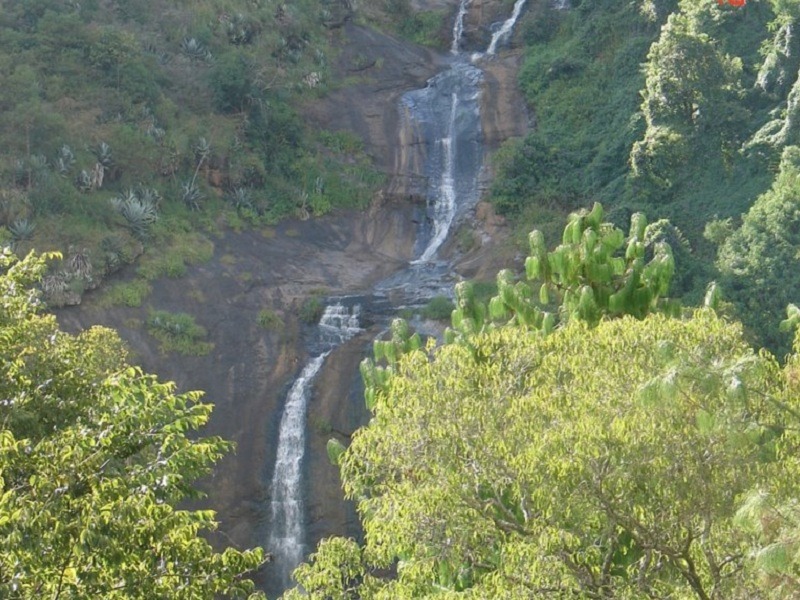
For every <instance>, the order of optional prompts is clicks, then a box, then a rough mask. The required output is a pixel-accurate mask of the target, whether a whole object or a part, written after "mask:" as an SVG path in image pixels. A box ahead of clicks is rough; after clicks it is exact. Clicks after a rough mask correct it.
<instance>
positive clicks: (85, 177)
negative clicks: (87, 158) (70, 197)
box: [75, 169, 94, 192]
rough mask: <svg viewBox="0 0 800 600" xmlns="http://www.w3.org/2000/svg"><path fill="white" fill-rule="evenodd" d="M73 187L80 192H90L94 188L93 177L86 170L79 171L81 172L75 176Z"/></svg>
mask: <svg viewBox="0 0 800 600" xmlns="http://www.w3.org/2000/svg"><path fill="white" fill-rule="evenodd" d="M75 185H76V186H77V188H78V189H79V190H80V191H82V192H88V191H91V190H92V189H93V188H94V175H93V173H92V172H90V171H87V170H86V169H81V172H80V173H78V174H77V175H76V176H75Z"/></svg>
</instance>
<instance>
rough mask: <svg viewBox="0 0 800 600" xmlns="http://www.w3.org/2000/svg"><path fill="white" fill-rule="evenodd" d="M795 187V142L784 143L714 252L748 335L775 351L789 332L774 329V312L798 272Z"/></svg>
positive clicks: (796, 289) (799, 162) (791, 297)
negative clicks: (775, 166)
mask: <svg viewBox="0 0 800 600" xmlns="http://www.w3.org/2000/svg"><path fill="white" fill-rule="evenodd" d="M799 191H800V148H799V147H797V146H787V147H786V148H785V149H784V151H783V155H782V157H781V163H780V171H779V174H778V177H777V178H776V180H775V183H774V184H773V186H772V189H770V190H769V191H767V192H766V193H764V194H762V195H761V196H760V197H759V198H758V199H757V200H756V202H755V203H754V204H753V206H752V208H751V209H750V210H749V211H748V212H747V213H746V214H745V215H744V217H743V218H742V225H741V227H740V228H739V229H737V230H736V231H735V232H733V234H732V235H730V236H729V237H727V238H726V239H725V240H724V242H723V243H722V245H721V246H720V247H719V252H718V256H717V266H718V267H719V269H720V271H721V273H722V279H721V283H722V285H723V287H724V290H725V294H724V295H725V296H726V297H727V298H728V299H730V300H731V301H732V302H733V303H734V305H735V306H736V308H737V314H738V316H739V318H740V319H741V320H742V321H743V322H744V324H745V326H746V327H747V328H748V330H749V331H750V333H751V334H752V335H753V337H754V338H755V339H756V340H757V341H758V342H759V343H760V344H763V345H766V346H767V347H768V348H770V349H771V350H772V351H773V352H778V353H780V354H785V353H786V352H787V351H788V350H789V336H788V335H786V334H782V333H780V332H779V330H778V324H779V321H780V315H781V314H782V313H783V310H784V308H785V307H786V305H787V304H789V303H790V302H796V301H797V300H798V295H800V277H798V274H797V269H794V268H792V267H791V265H793V264H795V263H796V262H797V255H798V254H797V253H798V248H800V206H798V203H797V194H798V192H799Z"/></svg>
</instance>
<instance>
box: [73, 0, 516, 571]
mask: <svg viewBox="0 0 800 600" xmlns="http://www.w3.org/2000/svg"><path fill="white" fill-rule="evenodd" d="M418 4H420V5H423V4H424V5H425V6H426V7H427V6H430V7H433V8H436V7H439V8H441V7H445V8H448V9H454V7H455V6H456V5H457V4H458V2H457V1H453V0H428V1H426V2H423V1H421V0H420V2H418ZM506 5H507V3H505V4H504V3H502V2H478V1H477V0H476V2H474V3H473V5H472V7H471V9H470V12H471V13H472V14H468V15H467V17H468V19H469V20H468V24H469V23H472V25H469V26H470V27H473V29H475V28H478V29H480V28H481V27H484V24H485V23H487V22H489V21H490V20H491V19H494V20H495V21H496V20H500V19H502V18H505V16H504V15H505V13H506V12H507V10H508V7H507V6H506ZM478 9H480V10H481V11H483V12H477V13H475V11H476V10H478ZM492 11H495V12H492ZM476 24H477V25H476ZM476 31H477V29H476ZM334 34H335V35H340V36H341V44H342V46H341V47H342V51H341V54H340V55H339V57H338V59H337V64H336V69H337V70H338V71H339V77H340V79H341V81H342V82H344V83H343V84H342V85H341V86H340V87H338V88H337V89H335V90H333V91H332V92H331V93H330V94H329V95H328V96H327V97H326V98H323V99H321V100H319V101H315V102H314V103H313V105H309V106H307V107H305V109H304V110H305V112H306V114H307V116H308V119H309V120H310V122H311V123H312V124H313V125H314V126H316V127H320V128H324V129H332V130H337V129H342V130H348V131H352V132H353V133H355V134H356V135H358V136H359V137H361V139H363V140H364V144H365V149H366V151H367V152H368V153H369V155H370V156H371V157H372V158H373V160H374V162H375V164H376V165H377V166H378V167H379V168H380V169H382V170H383V171H384V172H386V173H387V175H388V176H389V178H388V183H387V186H386V188H385V190H384V191H383V192H382V193H381V194H379V196H378V197H376V199H375V201H374V202H373V204H372V206H371V207H370V208H369V209H368V210H365V211H362V212H359V213H356V212H342V213H339V214H335V215H331V216H327V217H324V218H322V219H319V220H311V221H287V222H285V223H282V224H280V225H279V226H277V227H274V228H268V229H265V230H261V231H244V232H233V231H227V232H225V233H223V234H221V235H220V236H219V237H218V238H216V239H215V240H214V244H215V252H214V257H213V259H212V260H211V261H210V262H209V263H207V264H204V265H200V266H197V267H193V268H190V270H189V272H188V274H187V275H186V276H185V277H183V278H181V279H177V280H170V279H163V280H159V281H156V282H154V283H153V292H152V294H151V296H150V297H149V298H148V299H147V300H146V303H145V306H143V307H141V308H121V307H115V308H104V307H102V306H101V305H100V304H99V302H98V301H97V300H98V298H97V293H94V294H89V295H88V296H87V297H86V299H85V300H84V303H83V304H82V305H81V306H80V307H74V308H68V309H62V310H61V311H59V314H58V317H59V320H60V321H61V322H62V324H63V326H64V327H65V328H66V329H69V330H73V331H74V330H78V329H82V328H86V327H89V326H91V325H94V324H101V325H106V326H109V327H113V328H115V329H117V330H118V331H119V332H120V334H121V335H122V337H123V338H124V339H126V340H127V341H128V342H129V344H130V346H131V347H132V349H133V351H134V353H135V360H136V361H137V362H138V363H139V364H141V365H142V367H143V368H144V369H146V370H147V371H150V372H154V373H157V374H158V375H159V376H160V377H162V378H163V379H167V380H172V381H175V382H176V383H177V385H178V388H179V389H180V390H189V389H202V390H204V391H205V392H206V395H205V399H206V400H207V401H210V402H212V403H214V404H215V410H214V413H213V414H212V417H211V421H210V424H209V426H208V427H207V429H206V431H204V432H203V434H205V435H220V436H222V437H224V438H226V439H229V440H233V441H234V442H235V443H236V444H237V449H236V452H235V453H234V454H231V455H229V456H227V457H225V459H223V461H222V462H221V463H220V464H219V466H218V468H217V469H216V470H215V472H214V474H213V476H212V477H210V478H208V479H207V480H206V481H204V482H202V487H203V488H204V489H205V490H206V491H207V492H208V499H207V500H205V501H203V502H202V503H201V505H202V506H203V507H209V506H210V507H212V508H214V509H215V510H216V511H217V513H218V519H219V521H220V529H219V532H218V533H216V534H214V536H213V540H214V541H215V542H216V543H218V544H219V545H220V546H224V545H229V544H234V545H236V546H240V547H250V546H253V545H257V544H264V543H266V539H267V538H266V531H265V530H266V525H267V524H266V521H267V519H268V516H269V514H268V513H269V484H270V478H271V476H272V467H273V464H274V460H275V452H276V444H277V437H278V435H277V434H278V427H279V422H280V418H281V411H282V408H283V404H284V402H285V397H286V394H287V392H288V390H289V387H290V386H291V383H292V380H293V379H294V378H295V377H296V376H297V374H298V372H299V371H300V370H301V369H302V368H303V365H304V364H305V362H306V360H307V359H308V358H309V351H308V349H307V347H306V346H305V345H304V339H306V338H307V334H308V331H309V328H310V326H309V325H306V324H304V323H302V322H301V321H300V320H299V318H298V313H299V308H300V306H301V305H302V303H303V301H304V300H305V299H306V298H308V297H310V296H312V295H322V296H325V297H330V296H336V295H345V294H347V295H352V294H354V293H359V292H366V291H367V290H369V289H370V288H371V287H372V286H373V285H374V284H375V283H376V282H379V281H382V280H384V279H386V278H387V277H388V276H389V275H391V274H392V273H399V272H400V271H401V270H403V269H405V267H406V266H407V265H408V261H409V260H411V259H412V258H413V255H414V254H413V253H414V244H415V239H416V235H417V225H418V221H419V219H420V214H421V212H422V211H421V207H420V199H421V197H422V195H423V194H421V193H420V190H424V189H425V187H426V186H427V182H426V181H425V180H424V179H425V176H424V174H423V173H421V172H420V171H419V170H418V169H415V167H414V164H415V161H416V160H417V159H408V157H409V156H413V151H414V149H413V148H407V147H405V146H404V143H406V142H404V140H403V139H402V138H401V134H400V131H401V129H400V127H399V123H400V109H399V99H400V97H401V96H402V95H403V94H404V93H405V92H408V91H409V90H414V89H418V88H420V87H422V86H424V85H425V82H426V81H427V80H428V79H430V78H431V77H432V76H433V75H434V74H436V73H438V72H439V71H440V70H441V69H442V68H443V67H444V66H445V65H446V64H447V63H448V61H449V60H451V57H450V56H448V55H447V53H441V54H438V53H436V52H434V51H432V50H428V49H422V48H419V47H416V46H413V45H410V44H408V43H406V42H403V41H401V40H398V39H396V38H394V37H392V36H388V35H386V34H382V33H379V32H376V31H373V30H370V29H367V28H364V27H361V26H358V25H355V24H354V23H353V22H352V20H349V19H342V20H341V23H337V26H336V28H335V32H334ZM476 35H477V34H476ZM481 35H484V34H481ZM481 40H483V38H481ZM470 43H471V42H470ZM475 43H476V44H477V47H482V44H483V45H485V43H484V42H483V41H482V42H481V43H478V42H475ZM519 61H520V58H519V56H518V55H516V54H514V53H513V52H512V53H502V54H501V55H498V56H496V57H494V58H491V59H487V60H486V61H485V63H482V64H481V65H480V66H481V69H482V70H483V71H484V78H483V83H482V92H481V93H482V97H483V99H484V101H483V103H482V109H481V127H482V129H483V134H482V135H483V143H484V144H485V147H486V149H487V150H492V149H496V148H497V147H499V145H500V143H501V142H502V141H503V140H505V139H507V138H508V137H512V136H517V135H522V134H524V133H525V131H526V129H527V126H528V122H527V117H526V116H525V107H524V103H523V101H522V99H521V96H520V94H519V92H518V91H517V90H516V87H515V81H516V71H517V68H518V66H519ZM407 141H408V140H407ZM408 143H410V144H413V142H412V141H408ZM404 156H405V157H406V158H407V159H403V157H404ZM490 177H491V171H490V169H484V172H483V173H482V175H481V180H482V181H483V182H484V187H485V183H486V182H488V181H489V178H490ZM463 227H464V228H465V229H466V231H467V233H468V235H469V236H472V237H471V239H472V241H471V242H470V243H469V244H468V247H460V246H463V244H461V243H460V242H458V241H457V240H453V239H451V240H450V241H448V242H447V243H446V244H445V245H444V246H443V248H442V256H444V257H445V258H447V259H448V260H450V259H454V258H457V257H459V256H460V257H461V260H460V263H459V262H457V263H456V269H457V270H458V272H459V273H461V274H462V275H464V276H469V277H473V276H479V277H483V278H491V277H492V276H493V275H494V273H495V272H496V270H497V269H496V268H495V264H496V263H497V261H495V260H492V259H491V256H493V255H497V256H503V260H505V259H506V254H507V253H504V252H502V251H501V252H498V251H497V250H498V248H500V247H501V245H502V244H501V243H500V242H498V241H497V240H498V239H502V238H503V237H505V236H506V229H507V228H506V226H505V224H504V222H503V221H502V219H500V218H499V217H497V216H496V215H494V214H493V213H492V211H491V208H490V207H488V206H487V205H484V204H478V206H477V208H476V209H475V210H472V211H471V212H470V214H469V215H467V216H466V217H465V221H464V224H463ZM451 237H452V236H451ZM507 265H508V263H507V262H506V263H505V266H507ZM149 309H158V310H168V311H171V312H187V313H190V314H191V315H193V316H194V317H195V319H196V321H197V322H198V323H199V324H200V325H202V326H204V327H205V328H206V329H207V330H208V332H209V341H211V342H212V343H213V344H214V348H213V350H212V351H211V353H210V354H209V355H207V356H202V357H184V356H178V355H174V354H170V355H168V356H165V355H162V354H160V352H159V350H158V347H157V343H156V341H155V340H154V339H153V338H152V337H151V336H149V335H148V334H147V333H146V331H145V327H144V322H145V320H146V319H147V314H148V310H149ZM262 310H270V311H273V312H274V313H275V314H276V315H278V317H280V321H281V324H280V326H279V327H276V328H271V329H265V328H263V327H262V326H260V325H259V323H258V315H259V312H260V311H262ZM367 312H369V311H367ZM362 326H363V328H364V332H363V333H362V334H360V335H358V336H356V337H355V338H353V339H351V340H349V341H348V342H347V343H345V344H343V345H342V346H340V347H338V348H336V349H335V350H334V351H333V352H332V353H331V355H330V357H329V358H328V360H326V362H325V364H324V366H323V368H322V370H321V371H320V373H319V375H318V377H317V379H316V382H315V386H314V395H313V397H312V399H311V402H310V404H309V407H308V423H309V426H308V427H309V428H308V432H307V439H308V441H307V454H306V456H307V458H306V463H305V467H304V468H305V470H306V491H307V497H306V498H307V499H306V506H307V513H308V516H307V518H308V540H307V542H308V545H309V547H310V548H313V547H314V545H316V542H317V541H318V540H319V539H320V538H321V537H324V536H327V535H333V534H339V535H342V534H344V535H357V534H358V521H357V519H356V517H355V513H354V510H353V507H352V505H349V504H347V503H345V502H344V501H343V500H342V493H341V489H340V482H339V475H338V471H337V470H336V469H335V468H334V467H332V466H331V465H330V464H329V463H328V461H327V455H326V452H325V443H326V441H327V439H328V438H329V437H332V436H334V437H339V439H341V440H342V441H345V442H346V439H347V436H348V435H349V434H350V433H352V431H354V430H355V429H356V428H357V427H358V426H359V425H360V424H362V423H363V422H364V421H365V418H366V414H365V409H364V404H363V398H362V397H361V395H360V387H359V374H358V368H357V367H358V363H359V362H360V360H361V359H362V358H363V357H364V356H365V354H368V353H369V351H370V347H371V342H372V340H373V339H374V337H375V336H376V335H377V334H378V333H380V331H381V328H382V327H383V325H381V324H379V323H370V322H369V321H367V322H366V323H364V324H363V325H362ZM265 572H266V571H265ZM262 583H264V581H262Z"/></svg>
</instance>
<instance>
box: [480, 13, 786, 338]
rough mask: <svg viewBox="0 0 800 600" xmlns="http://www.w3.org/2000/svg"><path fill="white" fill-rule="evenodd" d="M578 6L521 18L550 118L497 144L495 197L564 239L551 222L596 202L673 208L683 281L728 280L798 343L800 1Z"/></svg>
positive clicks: (757, 321)
mask: <svg viewBox="0 0 800 600" xmlns="http://www.w3.org/2000/svg"><path fill="white" fill-rule="evenodd" d="M571 6H572V9H571V10H554V9H553V8H552V6H551V4H550V3H547V2H540V3H534V4H533V6H532V7H531V9H530V10H529V11H528V13H527V15H526V18H525V21H524V23H523V25H522V27H521V33H520V37H521V40H522V43H523V45H524V48H525V50H524V51H525V59H524V64H523V67H522V71H521V74H520V85H521V87H522V89H523V91H524V92H525V95H526V98H527V100H528V103H529V104H530V107H531V109H532V110H533V111H534V113H535V115H536V128H535V130H534V131H533V132H532V133H531V134H530V135H528V136H527V137H526V138H525V139H520V140H515V141H513V142H512V143H510V144H508V145H507V146H506V147H505V148H504V149H503V150H502V151H501V152H500V153H499V154H498V156H497V157H496V160H495V165H496V170H497V172H498V177H497V179H496V181H495V182H494V185H493V189H492V193H491V196H492V199H493V201H494V202H495V204H496V206H497V207H498V209H499V210H500V211H501V212H502V213H503V214H506V215H509V216H515V218H518V219H519V221H521V222H523V223H533V224H536V225H537V226H542V227H543V229H544V231H545V233H546V234H548V239H550V240H551V241H553V240H554V237H555V235H557V232H558V229H557V226H552V227H550V226H548V225H547V224H548V223H551V224H557V223H558V222H559V221H560V219H561V218H562V216H561V215H562V214H564V213H565V212H568V211H569V210H571V209H574V208H576V207H578V206H583V205H586V204H587V203H590V202H591V201H594V200H600V201H602V202H603V203H604V204H605V205H606V206H607V207H608V208H609V209H610V217H611V219H612V220H613V221H614V222H616V223H618V224H624V223H625V222H627V220H628V218H629V217H630V214H631V213H632V212H634V211H636V210H643V211H646V212H647V213H648V214H651V215H657V216H658V217H663V218H667V219H669V220H670V222H671V223H672V225H674V226H675V227H677V229H674V228H673V229H672V230H671V234H672V235H673V239H672V241H673V244H672V245H673V248H675V252H676V260H677V262H678V270H679V272H680V279H679V280H678V281H676V282H675V283H676V292H677V293H678V294H681V295H684V296H686V297H687V298H689V299H691V300H693V301H698V300H699V299H700V298H701V297H702V294H703V293H704V290H705V287H706V285H707V283H708V282H709V281H711V280H718V281H720V282H721V283H722V284H723V287H724V293H725V295H726V297H727V298H728V300H730V301H731V302H733V304H734V305H735V308H736V311H737V315H738V317H739V318H741V319H742V320H743V321H744V322H745V324H746V325H747V329H748V335H750V336H751V339H753V340H757V341H758V342H759V343H767V344H768V345H769V347H771V348H772V349H774V350H776V351H778V352H781V353H783V352H786V351H787V349H788V344H789V341H790V340H789V337H788V336H787V335H786V334H780V333H778V331H777V324H778V321H779V320H780V315H781V314H782V311H783V307H785V305H786V303H787V302H788V301H789V300H791V299H792V298H793V297H796V295H797V292H798V289H797V286H796V285H792V284H791V281H790V280H786V279H784V276H785V275H787V273H786V271H788V270H789V269H788V268H786V266H785V265H786V262H785V259H786V257H787V256H789V255H790V254H792V252H793V250H790V248H793V247H794V245H793V243H792V241H791V237H792V235H793V233H792V232H793V230H794V228H796V225H795V220H794V219H796V216H795V215H793V214H792V213H791V212H790V211H789V210H788V207H787V206H784V207H783V208H781V206H780V203H781V201H780V200H779V197H781V196H783V197H786V196H787V195H788V196H792V197H797V195H798V193H799V192H800V190H798V189H797V187H796V186H795V184H794V181H793V180H792V178H791V177H790V176H789V175H788V172H787V171H788V170H791V168H792V167H791V164H792V160H791V157H792V156H793V154H792V153H791V150H790V151H789V154H784V151H785V149H786V148H787V147H788V146H792V145H794V144H797V142H798V140H797V137H798V130H797V127H798V123H797V118H796V115H795V112H796V103H797V100H796V96H797V93H798V89H800V88H797V86H798V85H800V84H798V66H799V64H800V63H798V56H800V54H799V51H800V40H798V37H797V31H796V24H795V21H796V19H797V15H798V12H800V8H798V3H797V2H794V1H792V0H788V1H782V0H776V1H774V2H773V1H768V0H761V1H758V0H754V1H751V2H748V3H747V5H746V6H744V7H733V6H730V5H728V4H727V3H723V4H722V5H720V4H719V3H718V2H716V0H703V1H699V2H698V1H681V2H675V1H669V0H652V1H647V2H624V1H617V0H604V1H602V2H588V1H578V0H576V1H573V2H571ZM782 156H784V158H785V160H784V161H782V160H781V157H782ZM790 180H791V182H790ZM751 207H753V210H752V211H750V209H751ZM525 227H527V225H526V226H525ZM740 227H741V230H740ZM739 230H740V231H739ZM734 232H736V233H735V235H733V234H734ZM718 246H721V247H720V248H719V255H718V253H717V248H718ZM779 257H780V258H779ZM779 263H780V264H782V265H784V266H785V267H784V269H782V270H781V269H777V265H778V264H779ZM781 271H783V272H781ZM776 291H777V292H778V293H775V292H776Z"/></svg>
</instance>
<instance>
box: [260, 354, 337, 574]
mask: <svg viewBox="0 0 800 600" xmlns="http://www.w3.org/2000/svg"><path fill="white" fill-rule="evenodd" d="M326 356H327V353H325V354H320V355H319V356H317V357H316V358H313V359H311V361H309V362H308V364H307V365H306V366H305V368H304V369H303V371H302V372H301V373H300V376H299V377H298V378H297V379H296V380H295V382H294V384H292V389H290V390H289V395H288V397H287V400H286V406H285V408H284V409H283V417H281V426H280V433H279V434H278V452H277V456H276V459H275V474H274V475H273V476H272V503H271V505H270V509H271V510H270V524H271V529H270V534H269V545H268V548H269V552H271V553H272V554H273V556H274V563H275V567H276V568H277V569H279V570H280V576H281V579H282V583H283V585H284V587H288V584H289V576H290V574H291V572H292V570H293V569H294V568H295V567H296V566H297V565H299V564H300V562H301V561H302V560H303V554H304V552H303V545H304V539H303V533H304V532H303V529H304V522H303V521H304V520H303V498H302V493H301V488H302V486H301V475H302V471H301V467H302V464H301V463H302V460H303V454H304V451H305V444H306V408H307V406H308V398H309V396H310V392H311V389H310V388H311V383H312V382H313V381H314V377H315V376H316V375H317V373H318V372H319V370H320V368H321V367H322V363H323V362H324V361H325V357H326Z"/></svg>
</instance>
